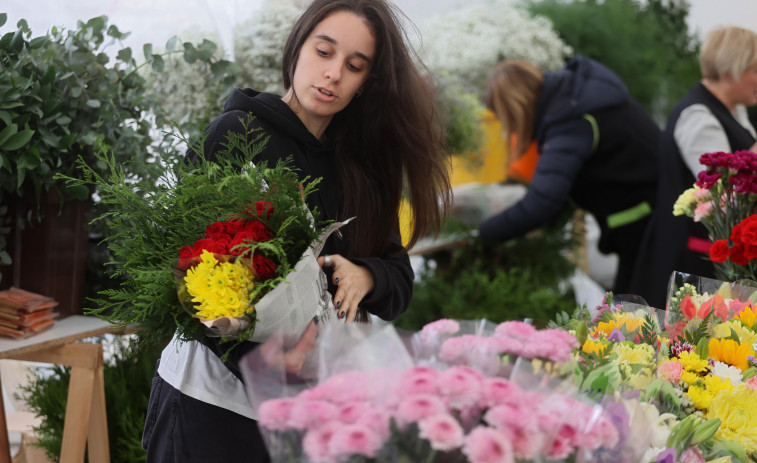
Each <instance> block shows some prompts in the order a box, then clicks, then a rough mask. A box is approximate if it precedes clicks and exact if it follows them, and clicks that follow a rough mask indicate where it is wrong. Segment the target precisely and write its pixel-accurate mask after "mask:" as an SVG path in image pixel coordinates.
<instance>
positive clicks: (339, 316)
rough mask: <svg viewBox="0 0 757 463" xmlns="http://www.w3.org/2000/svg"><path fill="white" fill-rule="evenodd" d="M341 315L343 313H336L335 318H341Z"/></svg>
mask: <svg viewBox="0 0 757 463" xmlns="http://www.w3.org/2000/svg"><path fill="white" fill-rule="evenodd" d="M342 314H344V312H337V313H336V318H342Z"/></svg>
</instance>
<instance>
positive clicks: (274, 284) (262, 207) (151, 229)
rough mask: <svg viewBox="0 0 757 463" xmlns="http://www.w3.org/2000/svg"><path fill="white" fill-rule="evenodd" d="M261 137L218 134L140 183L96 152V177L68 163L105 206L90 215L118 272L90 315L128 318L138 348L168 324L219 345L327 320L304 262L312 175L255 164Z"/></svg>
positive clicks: (251, 132)
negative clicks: (212, 142)
mask: <svg viewBox="0 0 757 463" xmlns="http://www.w3.org/2000/svg"><path fill="white" fill-rule="evenodd" d="M264 143H265V137H264V134H263V133H262V132H260V131H259V130H257V129H248V130H246V131H245V133H243V134H238V133H229V135H228V141H227V144H226V145H225V148H224V149H223V150H222V151H220V152H218V153H216V161H215V162H210V161H207V160H205V159H204V157H203V156H202V154H200V156H199V160H198V161H197V162H195V163H194V164H188V163H186V162H185V161H184V160H183V159H176V160H174V161H175V162H174V163H173V164H172V165H168V166H167V167H166V168H165V170H164V174H163V177H162V179H161V181H160V182H158V183H150V184H148V183H145V182H139V181H137V182H132V181H131V179H128V178H126V177H125V176H124V173H123V169H122V167H121V166H119V165H117V164H116V163H115V162H114V159H113V158H112V156H109V155H108V154H107V153H106V152H103V153H102V154H101V155H100V160H101V161H102V162H104V163H105V164H107V165H108V167H109V171H110V174H109V175H108V176H106V177H102V176H99V175H98V174H97V173H95V172H94V171H93V170H92V169H91V168H90V167H89V166H87V165H86V164H84V163H83V162H80V163H79V166H80V168H81V169H82V171H83V172H84V174H85V175H84V178H85V179H86V180H84V181H83V182H86V183H91V184H94V185H95V186H96V187H97V192H98V195H99V196H100V198H101V201H102V203H104V204H105V205H107V206H109V208H110V210H111V211H112V212H108V213H106V214H104V215H102V216H100V217H98V218H97V219H95V220H96V221H102V222H103V224H104V225H105V228H106V229H107V232H108V233H107V237H106V239H105V242H106V243H107V244H108V247H109V249H110V251H111V253H112V257H113V262H112V265H113V267H112V269H111V274H112V275H113V276H115V277H118V278H121V283H120V286H119V287H118V288H117V289H111V290H105V291H102V292H101V293H100V295H101V296H103V297H102V298H101V299H98V300H96V302H97V303H98V307H97V308H95V309H91V310H90V312H91V313H93V314H95V315H97V316H100V317H102V318H104V319H106V320H108V321H110V322H112V323H115V324H118V325H133V326H136V327H137V328H139V331H138V334H139V339H140V341H142V342H143V343H146V344H157V343H159V342H161V341H164V340H165V339H167V338H170V337H171V336H172V335H173V334H174V332H176V333H178V335H179V336H180V337H181V339H182V340H202V339H203V338H204V337H205V336H207V335H211V336H222V337H223V338H224V340H227V341H232V342H231V343H229V347H233V345H236V344H238V343H240V342H243V341H245V340H247V339H254V340H262V339H265V338H266V337H268V336H270V335H272V334H273V333H275V332H277V331H280V330H281V329H285V330H287V331H288V332H287V333H285V334H286V335H290V336H292V337H294V338H296V337H297V336H298V335H299V334H301V333H302V331H304V329H305V327H306V326H307V324H308V323H309V322H310V321H311V320H312V319H313V317H314V316H327V315H328V312H327V307H328V302H329V298H330V297H329V293H328V292H327V291H326V278H325V275H324V274H323V273H322V272H321V269H320V267H319V266H318V264H317V262H316V260H315V256H317V255H318V253H319V252H320V250H319V246H320V245H321V243H320V242H321V240H322V239H324V238H323V236H322V232H323V230H324V229H325V228H326V227H325V225H326V224H323V223H316V222H315V221H314V219H313V217H314V216H317V211H313V213H312V214H311V211H309V210H308V208H307V207H306V206H305V204H304V202H303V201H304V199H305V197H306V196H307V195H308V194H310V193H312V192H313V191H314V190H315V187H316V184H317V183H318V180H313V179H310V178H304V179H302V178H298V175H297V174H296V173H295V172H294V171H293V170H292V169H290V168H289V167H288V166H287V165H286V163H284V162H280V163H278V164H277V165H275V166H269V165H267V164H266V163H265V162H257V159H256V158H255V156H256V155H257V154H258V153H259V152H260V150H262V148H263V146H264ZM253 161H254V162H255V163H256V164H253ZM67 180H68V181H69V182H71V183H74V182H77V180H74V179H67ZM329 228H333V224H332V227H329ZM291 301H295V302H296V303H291Z"/></svg>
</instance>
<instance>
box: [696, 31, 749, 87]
mask: <svg viewBox="0 0 757 463" xmlns="http://www.w3.org/2000/svg"><path fill="white" fill-rule="evenodd" d="M754 64H757V33H755V32H754V31H751V30H749V29H744V28H743V27H735V26H727V27H718V28H716V29H713V30H711V31H710V32H708V33H707V35H706V36H705V38H704V41H703V42H702V48H701V50H700V52H699V67H700V68H701V70H702V77H703V78H705V79H712V80H720V79H723V78H725V77H729V76H730V77H731V78H733V79H736V80H738V79H740V78H741V75H742V74H744V73H745V72H746V71H747V69H749V67H750V66H752V65H754Z"/></svg>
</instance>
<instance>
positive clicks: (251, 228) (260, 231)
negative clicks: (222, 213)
mask: <svg viewBox="0 0 757 463" xmlns="http://www.w3.org/2000/svg"><path fill="white" fill-rule="evenodd" d="M244 230H245V231H247V232H250V233H251V234H252V236H253V238H252V240H253V241H258V242H265V241H268V240H270V239H271V238H273V233H271V230H269V229H268V227H266V226H265V225H263V222H258V221H257V220H250V221H248V222H247V223H246V224H245V226H244Z"/></svg>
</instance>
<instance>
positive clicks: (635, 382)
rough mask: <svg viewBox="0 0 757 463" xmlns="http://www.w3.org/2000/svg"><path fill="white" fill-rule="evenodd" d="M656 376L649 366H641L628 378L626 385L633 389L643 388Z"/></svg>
mask: <svg viewBox="0 0 757 463" xmlns="http://www.w3.org/2000/svg"><path fill="white" fill-rule="evenodd" d="M655 378H656V376H655V375H653V374H652V370H650V369H649V368H642V369H641V370H639V371H638V373H636V374H634V375H632V376H631V377H630V378H628V385H629V386H631V388H633V389H637V390H643V389H645V388H646V387H647V386H649V385H650V384H651V383H652V381H653V380H654V379H655Z"/></svg>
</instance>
